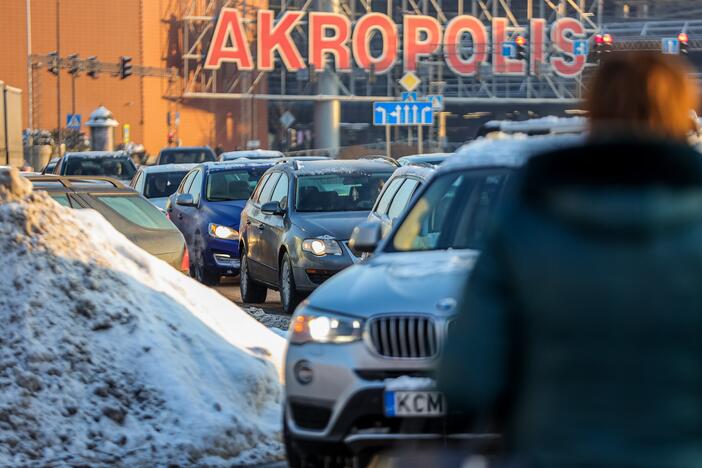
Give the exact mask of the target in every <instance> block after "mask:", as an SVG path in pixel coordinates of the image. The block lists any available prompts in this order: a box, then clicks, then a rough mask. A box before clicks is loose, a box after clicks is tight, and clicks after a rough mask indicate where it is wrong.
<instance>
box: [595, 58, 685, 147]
mask: <svg viewBox="0 0 702 468" xmlns="http://www.w3.org/2000/svg"><path fill="white" fill-rule="evenodd" d="M697 105H698V91H697V84H696V83H695V81H694V80H693V78H692V77H691V68H690V66H689V65H688V64H687V62H686V61H685V60H683V59H681V58H679V57H677V56H671V55H662V54H660V53H654V52H626V53H612V54H611V55H610V56H608V57H607V58H606V59H605V60H604V61H603V63H602V64H601V65H600V67H599V68H598V70H597V71H596V72H595V74H594V76H593V77H592V81H591V83H590V86H589V91H588V96H587V99H586V107H587V110H588V111H589V114H590V125H591V129H592V134H593V136H594V137H597V136H600V135H602V134H611V133H613V132H626V133H636V134H640V136H658V137H664V138H672V139H675V140H682V139H685V138H686V136H687V134H688V132H689V131H690V129H691V128H692V122H691V111H693V110H695V109H696V108H697Z"/></svg>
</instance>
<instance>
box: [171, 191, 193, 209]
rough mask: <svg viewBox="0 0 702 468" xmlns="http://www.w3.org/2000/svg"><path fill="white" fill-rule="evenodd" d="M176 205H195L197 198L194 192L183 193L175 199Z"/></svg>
mask: <svg viewBox="0 0 702 468" xmlns="http://www.w3.org/2000/svg"><path fill="white" fill-rule="evenodd" d="M175 202H176V205H180V206H195V198H194V197H193V195H192V193H181V194H180V195H178V196H177V197H176V199H175Z"/></svg>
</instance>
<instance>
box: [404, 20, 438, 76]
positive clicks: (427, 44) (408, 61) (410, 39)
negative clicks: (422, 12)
mask: <svg viewBox="0 0 702 468" xmlns="http://www.w3.org/2000/svg"><path fill="white" fill-rule="evenodd" d="M420 34H423V35H424V36H425V38H424V39H421V38H420ZM404 35H405V47H404V51H403V55H404V62H405V71H416V70H417V60H418V59H419V58H421V57H426V56H428V55H431V54H433V53H435V52H437V51H438V50H439V48H440V47H441V24H440V23H439V20H437V19H436V18H432V17H431V16H419V15H417V16H405V20H404Z"/></svg>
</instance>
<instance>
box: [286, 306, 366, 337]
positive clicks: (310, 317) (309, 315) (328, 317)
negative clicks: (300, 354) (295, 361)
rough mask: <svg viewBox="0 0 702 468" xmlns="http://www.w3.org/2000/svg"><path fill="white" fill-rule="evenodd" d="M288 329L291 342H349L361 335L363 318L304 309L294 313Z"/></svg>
mask: <svg viewBox="0 0 702 468" xmlns="http://www.w3.org/2000/svg"><path fill="white" fill-rule="evenodd" d="M290 329H291V330H292V331H291V334H290V342H291V343H293V344H304V343H337V344H339V343H351V342H353V341H358V340H360V339H361V338H362V337H363V320H361V319H357V318H352V317H342V316H339V315H335V314H329V313H325V312H319V313H316V312H309V311H306V312H304V313H301V314H299V315H295V317H294V318H293V322H292V326H291V327H290Z"/></svg>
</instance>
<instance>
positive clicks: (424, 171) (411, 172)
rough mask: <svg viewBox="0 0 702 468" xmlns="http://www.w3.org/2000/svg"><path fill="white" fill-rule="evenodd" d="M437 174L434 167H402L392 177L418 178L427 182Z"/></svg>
mask: <svg viewBox="0 0 702 468" xmlns="http://www.w3.org/2000/svg"><path fill="white" fill-rule="evenodd" d="M434 172H436V168H435V167H434V166H411V165H410V166H402V167H398V168H397V169H396V170H395V172H393V173H392V177H393V178H396V177H410V176H411V177H416V178H418V179H421V180H423V181H426V180H427V179H428V178H429V177H431V175H432V174H433V173H434Z"/></svg>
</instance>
